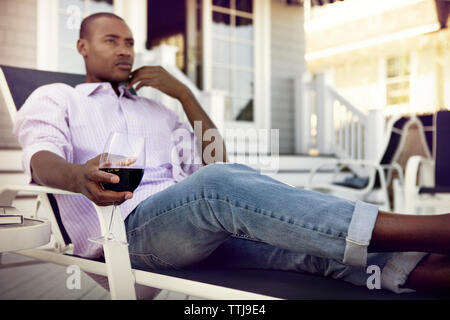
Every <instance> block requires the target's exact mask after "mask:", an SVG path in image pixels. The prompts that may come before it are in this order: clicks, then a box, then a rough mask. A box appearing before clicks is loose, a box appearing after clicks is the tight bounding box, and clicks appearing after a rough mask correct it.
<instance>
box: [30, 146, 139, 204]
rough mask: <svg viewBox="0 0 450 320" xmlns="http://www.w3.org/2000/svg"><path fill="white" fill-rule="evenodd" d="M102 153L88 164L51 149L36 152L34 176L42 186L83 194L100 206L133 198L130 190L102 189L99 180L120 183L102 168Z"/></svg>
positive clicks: (32, 164)
mask: <svg viewBox="0 0 450 320" xmlns="http://www.w3.org/2000/svg"><path fill="white" fill-rule="evenodd" d="M99 160H100V155H98V156H97V157H95V158H93V159H91V160H88V161H87V162H86V163H85V164H72V163H69V162H67V161H66V160H65V159H63V158H61V157H60V156H58V155H56V154H55V153H52V152H49V151H39V152H36V153H35V154H34V155H33V156H32V157H31V161H30V166H31V175H32V178H33V180H34V181H35V182H37V183H38V184H40V185H44V186H48V187H52V188H58V189H63V190H67V191H71V192H75V193H81V194H83V195H85V196H86V197H87V198H88V199H90V200H91V201H93V202H95V203H96V204H97V205H100V206H105V205H112V204H113V203H114V202H118V203H121V202H123V201H125V200H127V199H131V197H132V193H131V192H114V191H109V190H103V188H102V187H101V186H100V182H109V183H117V182H119V177H118V176H116V175H114V174H109V173H106V172H104V171H101V170H99V168H98V163H99Z"/></svg>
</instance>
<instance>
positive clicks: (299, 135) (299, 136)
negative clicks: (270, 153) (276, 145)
mask: <svg viewBox="0 0 450 320" xmlns="http://www.w3.org/2000/svg"><path fill="white" fill-rule="evenodd" d="M310 82H311V75H310V74H308V73H304V74H302V76H301V77H300V78H296V79H294V117H295V119H294V130H295V153H305V154H307V153H308V151H309V145H310V142H311V99H309V97H310V92H309V90H308V83H310Z"/></svg>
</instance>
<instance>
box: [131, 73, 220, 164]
mask: <svg viewBox="0 0 450 320" xmlns="http://www.w3.org/2000/svg"><path fill="white" fill-rule="evenodd" d="M131 75H132V77H131V79H130V80H129V81H128V85H127V87H128V88H131V87H132V86H133V85H134V84H136V83H138V85H137V87H136V91H137V90H139V89H140V88H142V87H143V86H150V87H153V88H155V89H158V90H159V91H161V92H164V93H165V94H167V95H169V96H171V97H172V98H175V99H178V100H179V101H180V102H181V104H182V106H183V110H184V112H185V113H186V116H187V117H188V119H189V122H190V124H191V126H192V128H194V123H195V122H196V121H201V124H202V132H201V137H199V136H197V139H198V140H199V141H201V142H202V161H203V164H205V165H206V164H209V163H208V162H206V161H205V158H207V159H209V158H211V159H214V160H216V161H221V162H226V161H227V152H226V148H225V143H224V141H223V138H222V136H221V135H220V133H219V130H217V128H216V126H215V125H214V123H213V122H212V120H211V119H210V118H209V116H208V114H207V113H206V112H205V110H203V108H202V107H201V106H200V103H199V102H198V101H197V99H196V98H195V96H194V95H193V94H192V92H191V90H189V88H188V87H186V86H185V85H184V84H183V83H181V82H180V81H178V80H177V79H176V78H174V77H173V76H172V75H171V74H170V73H168V72H167V71H166V70H164V68H162V67H156V66H147V67H142V68H139V69H137V70H135V71H133V73H132V74H131ZM210 129H213V130H214V135H213V137H214V139H215V140H214V141H211V142H210V141H204V140H203V137H204V133H205V132H206V131H207V130H210ZM194 131H195V130H194ZM194 133H195V134H197V132H194ZM216 140H218V141H216ZM212 142H214V143H215V145H220V146H221V147H222V150H215V152H216V153H215V154H212V155H211V156H212V157H209V155H208V157H205V154H204V152H205V148H206V146H208V145H209V144H210V143H212ZM217 153H218V154H217ZM214 160H212V161H214Z"/></svg>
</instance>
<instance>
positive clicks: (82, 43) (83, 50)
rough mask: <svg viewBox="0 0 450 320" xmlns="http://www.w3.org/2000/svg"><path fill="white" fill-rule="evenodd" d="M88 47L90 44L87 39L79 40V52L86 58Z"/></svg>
mask: <svg viewBox="0 0 450 320" xmlns="http://www.w3.org/2000/svg"><path fill="white" fill-rule="evenodd" d="M87 47H88V43H87V41H86V39H78V41H77V50H78V52H79V53H80V54H81V55H82V56H83V57H84V58H86V57H87V55H88V54H87V51H88V50H87V49H88V48H87Z"/></svg>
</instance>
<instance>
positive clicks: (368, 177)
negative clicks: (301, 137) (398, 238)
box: [307, 116, 420, 211]
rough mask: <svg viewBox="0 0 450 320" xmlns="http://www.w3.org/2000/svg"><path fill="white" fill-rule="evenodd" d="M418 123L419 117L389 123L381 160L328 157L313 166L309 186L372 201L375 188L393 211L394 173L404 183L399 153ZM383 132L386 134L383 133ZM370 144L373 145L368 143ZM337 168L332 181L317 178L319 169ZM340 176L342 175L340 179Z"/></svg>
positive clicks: (387, 207) (386, 205)
mask: <svg viewBox="0 0 450 320" xmlns="http://www.w3.org/2000/svg"><path fill="white" fill-rule="evenodd" d="M414 123H417V124H419V125H420V123H419V122H418V120H417V119H415V118H414V119H411V118H410V117H406V116H397V117H393V118H391V119H390V120H389V122H388V124H387V129H386V134H385V139H384V148H383V152H382V153H381V154H380V155H379V157H378V159H376V160H374V161H371V160H362V159H331V160H326V161H323V162H321V163H319V164H318V165H316V166H315V167H314V168H312V170H311V172H310V175H309V179H308V184H307V188H309V189H313V190H319V191H322V192H330V193H336V194H339V195H340V196H343V197H347V198H349V199H351V200H355V199H359V200H363V201H368V197H369V196H371V195H372V193H373V192H374V191H379V192H380V193H381V200H378V201H379V203H377V204H378V205H379V206H380V207H381V208H383V209H385V210H388V211H390V210H392V208H393V205H391V203H390V200H389V192H388V187H389V185H390V183H391V181H392V175H393V172H394V171H396V172H397V174H398V182H399V184H400V185H403V171H402V169H401V167H400V165H399V164H398V163H397V159H398V156H399V155H400V152H401V150H402V148H403V145H404V143H405V138H406V135H405V132H407V131H408V128H409V127H410V126H411V125H412V124H414ZM381 134H382V133H381ZM366 147H370V146H366ZM330 167H331V168H334V176H333V178H332V180H331V181H329V182H317V181H314V178H315V176H316V175H317V173H318V172H319V170H323V169H325V168H328V169H329V168H330ZM338 177H339V178H338Z"/></svg>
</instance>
